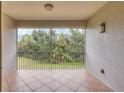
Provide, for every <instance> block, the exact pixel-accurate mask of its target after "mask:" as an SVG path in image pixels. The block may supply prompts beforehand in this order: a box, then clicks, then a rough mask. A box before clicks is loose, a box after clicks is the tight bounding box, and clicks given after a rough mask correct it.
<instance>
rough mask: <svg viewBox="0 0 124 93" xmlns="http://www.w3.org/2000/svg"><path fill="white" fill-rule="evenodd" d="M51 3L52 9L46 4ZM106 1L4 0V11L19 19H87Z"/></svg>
mask: <svg viewBox="0 0 124 93" xmlns="http://www.w3.org/2000/svg"><path fill="white" fill-rule="evenodd" d="M46 3H51V4H53V6H54V9H53V10H52V11H47V10H46V9H45V8H44V4H46ZM106 3H107V2H106V1H4V2H2V11H3V12H4V13H6V14H7V15H9V16H11V17H12V18H14V19H17V20H86V19H88V18H89V17H90V16H92V15H93V14H94V13H95V12H96V11H98V10H99V9H100V8H102V7H103V6H104V5H105V4H106Z"/></svg>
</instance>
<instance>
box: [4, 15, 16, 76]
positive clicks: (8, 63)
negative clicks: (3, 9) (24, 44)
mask: <svg viewBox="0 0 124 93" xmlns="http://www.w3.org/2000/svg"><path fill="white" fill-rule="evenodd" d="M2 67H3V69H2V72H3V74H2V75H3V76H6V75H7V74H9V73H10V72H12V71H15V69H16V28H15V21H14V20H13V19H12V18H10V17H9V16H7V15H6V14H4V13H2Z"/></svg>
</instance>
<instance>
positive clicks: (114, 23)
mask: <svg viewBox="0 0 124 93" xmlns="http://www.w3.org/2000/svg"><path fill="white" fill-rule="evenodd" d="M102 22H105V23H106V32H105V33H100V24H101V23H102ZM86 37H87V38H86V69H87V70H89V71H90V72H91V73H92V74H94V75H95V76H96V77H98V78H99V79H100V80H101V81H103V82H104V83H105V84H107V85H108V86H109V87H111V88H112V89H113V90H114V91H124V2H108V3H107V4H106V5H105V6H104V7H103V8H102V9H101V10H99V11H98V12H97V13H95V14H94V15H93V16H92V17H91V18H90V19H89V20H88V25H87V34H86ZM100 69H104V71H105V74H102V73H101V72H100Z"/></svg>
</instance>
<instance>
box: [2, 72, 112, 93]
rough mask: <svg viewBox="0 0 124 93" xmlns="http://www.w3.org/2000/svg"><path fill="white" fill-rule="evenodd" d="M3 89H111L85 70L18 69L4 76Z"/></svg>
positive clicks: (50, 90)
mask: <svg viewBox="0 0 124 93" xmlns="http://www.w3.org/2000/svg"><path fill="white" fill-rule="evenodd" d="M3 91H12V92H14V91H16V92H23V91H25V92H30V91H33V92H34V91H36V92H97V91H101V92H102V91H107V92H111V91H112V90H111V89H110V88H108V87H107V86H105V85H104V84H103V83H101V82H100V81H99V80H98V79H96V78H95V77H93V76H92V75H91V74H90V73H88V72H86V71H85V70H20V71H17V73H16V74H14V73H12V74H11V75H8V76H7V78H4V80H3Z"/></svg>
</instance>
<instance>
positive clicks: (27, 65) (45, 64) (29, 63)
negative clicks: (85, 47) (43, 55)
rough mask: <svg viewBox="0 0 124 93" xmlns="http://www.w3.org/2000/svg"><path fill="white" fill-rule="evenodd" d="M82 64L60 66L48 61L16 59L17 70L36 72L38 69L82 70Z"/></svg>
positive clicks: (72, 63) (73, 63) (68, 63)
mask: <svg viewBox="0 0 124 93" xmlns="http://www.w3.org/2000/svg"><path fill="white" fill-rule="evenodd" d="M83 67H84V63H83V62H79V61H78V62H65V63H61V64H53V63H49V60H46V59H45V60H32V59H30V58H26V57H18V69H20V70H28V69H29V70H31V69H32V70H35V69H36V70H38V69H82V68H83Z"/></svg>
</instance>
